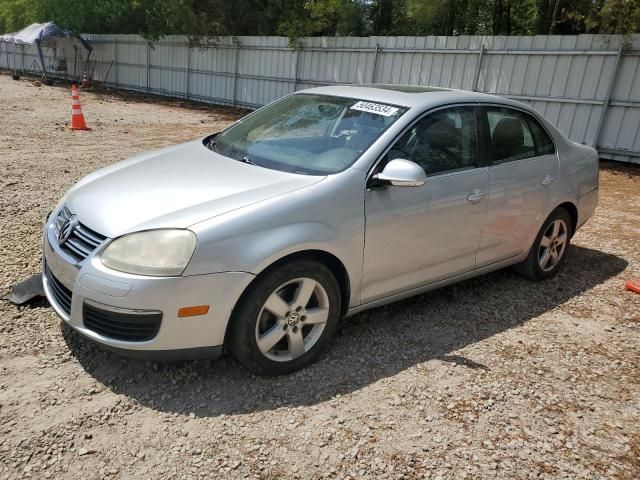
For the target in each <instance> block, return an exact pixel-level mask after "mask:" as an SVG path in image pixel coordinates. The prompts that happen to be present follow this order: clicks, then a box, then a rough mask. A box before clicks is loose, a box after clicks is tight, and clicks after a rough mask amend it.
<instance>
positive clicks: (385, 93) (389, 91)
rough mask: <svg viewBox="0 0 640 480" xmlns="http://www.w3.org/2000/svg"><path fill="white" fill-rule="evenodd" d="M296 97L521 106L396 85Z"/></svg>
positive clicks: (412, 105)
mask: <svg viewBox="0 0 640 480" xmlns="http://www.w3.org/2000/svg"><path fill="white" fill-rule="evenodd" d="M296 93H315V94H320V95H333V96H336V97H350V98H357V99H360V100H367V101H370V102H380V103H386V104H391V105H396V106H402V107H408V108H416V107H417V108H420V109H422V108H427V107H434V106H438V105H444V104H448V103H453V102H455V103H464V102H470V103H473V102H485V103H501V104H505V105H520V104H519V103H517V102H514V101H511V100H508V99H505V98H503V97H498V96H495V95H488V94H486V93H477V92H470V91H467V90H456V89H452V88H439V87H430V86H422V85H393V84H363V85H332V86H327V87H316V88H309V89H306V90H300V91H299V92H296Z"/></svg>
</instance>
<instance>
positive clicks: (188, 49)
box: [186, 40, 191, 100]
mask: <svg viewBox="0 0 640 480" xmlns="http://www.w3.org/2000/svg"><path fill="white" fill-rule="evenodd" d="M186 46H187V86H186V98H187V100H189V77H190V75H191V45H189V41H188V40H187V43H186Z"/></svg>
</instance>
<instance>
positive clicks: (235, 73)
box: [231, 37, 240, 107]
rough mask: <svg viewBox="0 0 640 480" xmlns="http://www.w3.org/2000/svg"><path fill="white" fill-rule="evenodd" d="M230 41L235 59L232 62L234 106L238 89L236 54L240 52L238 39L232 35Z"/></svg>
mask: <svg viewBox="0 0 640 480" xmlns="http://www.w3.org/2000/svg"><path fill="white" fill-rule="evenodd" d="M231 41H232V42H233V44H234V47H235V60H234V62H233V106H234V107H235V106H236V95H237V90H238V54H239V52H240V41H239V40H238V38H237V37H233V38H232V39H231Z"/></svg>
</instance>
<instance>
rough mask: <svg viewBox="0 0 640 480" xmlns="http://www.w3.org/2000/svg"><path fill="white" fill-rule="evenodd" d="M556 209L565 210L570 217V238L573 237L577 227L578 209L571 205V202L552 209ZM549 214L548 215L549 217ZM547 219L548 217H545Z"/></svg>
mask: <svg viewBox="0 0 640 480" xmlns="http://www.w3.org/2000/svg"><path fill="white" fill-rule="evenodd" d="M558 208H562V209H563V210H566V212H567V213H568V214H569V216H570V217H571V236H573V235H574V234H575V233H576V229H577V227H578V207H576V206H575V204H573V203H572V202H564V203H561V204H560V205H558V206H557V207H556V208H554V211H555V210H557V209H558ZM551 213H553V212H551ZM551 213H550V214H549V215H551ZM547 218H549V217H548V216H547ZM545 221H546V220H545Z"/></svg>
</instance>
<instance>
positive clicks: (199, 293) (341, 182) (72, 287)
mask: <svg viewBox="0 0 640 480" xmlns="http://www.w3.org/2000/svg"><path fill="white" fill-rule="evenodd" d="M597 199H598V157H597V153H596V151H595V150H594V149H592V148H590V147H587V146H584V145H579V144H576V143H574V142H571V141H570V140H568V139H567V138H566V137H565V136H564V135H562V134H561V133H560V132H559V131H558V130H556V129H555V128H554V127H553V125H552V124H550V123H549V122H548V121H547V120H545V119H544V118H543V117H542V116H540V115H539V114H538V113H537V112H536V111H534V110H533V109H531V108H529V107H528V106H526V105H523V104H521V103H518V102H515V101H512V100H507V99H504V98H500V97H496V96H490V95H485V94H479V93H472V92H465V91H460V90H449V89H437V88H429V87H407V86H393V85H371V86H336V87H322V88H314V89H310V90H304V91H301V92H297V93H295V94H292V95H289V96H287V97H284V98H282V99H280V100H278V101H276V102H274V103H272V104H270V105H268V106H266V107H263V108H261V109H259V110H257V111H255V112H253V113H251V114H250V115H248V116H246V117H245V118H243V119H241V120H240V121H238V122H236V123H234V124H233V125H231V126H230V127H228V128H227V129H225V130H223V131H222V132H219V133H216V134H213V135H211V136H208V137H206V138H204V139H201V140H197V141H193V142H189V143H186V144H182V145H177V146H173V147H169V148H164V149H161V150H157V151H153V152H149V153H144V154H142V155H138V156H135V157H133V158H130V159H128V160H126V161H123V162H121V163H117V164H115V165H112V166H109V167H106V168H103V169H101V170H99V171H97V172H95V173H93V174H91V175H89V176H87V177H85V178H84V179H82V180H81V181H80V182H78V183H77V184H76V185H75V186H74V187H73V188H71V189H70V190H69V192H68V193H67V194H66V195H65V196H64V198H62V200H61V201H60V203H59V204H58V205H57V206H56V208H55V209H54V210H53V211H52V213H51V215H50V216H49V218H48V220H47V222H46V224H45V228H44V242H43V243H44V262H43V263H44V273H43V282H44V287H45V292H46V295H47V298H48V299H49V301H50V303H51V305H52V306H53V308H54V309H55V311H56V312H57V313H58V315H59V316H60V317H62V318H63V320H64V321H65V322H67V323H68V324H69V325H70V326H71V327H73V328H74V329H75V330H77V331H78V332H80V333H81V334H83V335H85V336H87V337H89V338H91V339H93V340H95V341H97V342H98V343H100V344H103V345H105V346H108V347H111V348H114V349H117V350H120V351H123V352H125V353H128V354H137V355H141V356H145V357H151V358H158V359H165V358H202V357H211V356H215V355H216V354H218V353H219V352H220V351H221V350H222V348H223V347H226V348H227V349H228V350H229V351H230V352H232V354H233V355H234V356H235V357H236V358H237V359H238V360H239V361H240V362H241V363H242V364H244V365H245V366H246V367H247V368H248V369H249V370H251V371H252V372H255V373H257V374H267V375H273V374H283V373H287V372H290V371H293V370H295V369H298V368H300V367H302V366H303V365H305V364H307V363H309V362H311V361H312V360H314V359H316V358H317V356H318V354H319V353H320V352H321V351H322V350H323V349H324V348H325V347H326V346H327V344H328V343H329V342H330V340H331V338H332V336H333V334H334V332H335V330H336V326H337V323H338V320H339V319H340V317H342V316H347V315H351V314H354V313H356V312H359V311H362V310H365V309H368V308H372V307H376V306H379V305H382V304H385V303H388V302H392V301H395V300H398V299H401V298H404V297H407V296H410V295H415V294H418V293H421V292H425V291H427V290H429V289H433V288H436V287H440V286H443V285H447V284H450V283H453V282H457V281H460V280H463V279H467V278H469V277H472V276H476V275H481V274H483V273H486V272H489V271H492V270H496V269H499V268H504V267H507V266H515V267H516V269H517V271H519V272H520V273H522V274H523V275H525V276H526V277H528V278H530V279H532V280H544V279H548V278H550V277H552V276H554V275H555V274H556V273H557V271H558V269H559V268H561V266H562V262H563V260H564V259H565V256H566V251H567V247H568V246H569V242H570V239H571V237H572V235H573V234H574V233H575V232H576V230H577V229H578V228H579V227H580V226H581V225H582V224H583V223H584V222H585V221H586V220H587V219H588V218H589V217H590V216H591V214H592V213H593V211H594V209H595V207H596V204H597Z"/></svg>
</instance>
